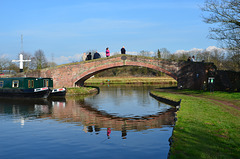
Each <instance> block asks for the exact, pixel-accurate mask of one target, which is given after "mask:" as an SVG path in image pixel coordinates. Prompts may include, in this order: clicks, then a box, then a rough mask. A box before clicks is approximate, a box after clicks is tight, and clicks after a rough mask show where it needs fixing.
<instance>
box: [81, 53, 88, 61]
mask: <svg viewBox="0 0 240 159" xmlns="http://www.w3.org/2000/svg"><path fill="white" fill-rule="evenodd" d="M86 58H87V54H86V53H85V52H84V53H83V55H82V60H83V61H86Z"/></svg>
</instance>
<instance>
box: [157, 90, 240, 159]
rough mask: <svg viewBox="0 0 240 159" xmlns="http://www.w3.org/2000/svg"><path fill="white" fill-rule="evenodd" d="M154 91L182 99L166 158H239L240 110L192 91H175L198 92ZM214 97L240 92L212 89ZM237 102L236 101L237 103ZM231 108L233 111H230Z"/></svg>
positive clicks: (229, 97)
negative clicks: (168, 156)
mask: <svg viewBox="0 0 240 159" xmlns="http://www.w3.org/2000/svg"><path fill="white" fill-rule="evenodd" d="M152 93H154V94H155V95H158V96H161V97H165V98H168V99H171V100H175V101H178V100H179V99H182V102H181V109H180V111H178V112H177V118H178V120H177V122H176V125H175V128H174V131H173V141H174V142H173V144H172V146H171V155H170V158H171V159H173V158H177V159H181V158H184V159H186V158H207V159H211V158H216V159H217V158H223V159H228V158H239V154H240V111H239V110H237V109H236V108H232V107H229V106H226V105H224V104H220V103H215V102H213V100H207V99H205V100H204V99H202V98H199V97H200V96H199V93H200V94H201V92H196V91H189V90H185V91H181V92H180V91H177V93H188V94H192V95H193V94H198V97H195V96H189V95H185V94H173V93H169V92H157V91H152ZM202 94H203V95H205V96H208V95H211V96H213V97H215V98H219V99H220V98H224V99H226V100H231V99H238V100H240V94H239V93H234V94H231V93H230V94H229V93H226V92H215V93H214V94H209V93H208V92H205V93H202ZM238 106H239V105H238ZM233 112H234V113H233Z"/></svg>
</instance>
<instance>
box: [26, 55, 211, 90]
mask: <svg viewBox="0 0 240 159" xmlns="http://www.w3.org/2000/svg"><path fill="white" fill-rule="evenodd" d="M123 66H140V67H147V68H151V69H154V70H157V71H160V72H164V73H165V74H167V75H169V76H171V77H172V78H174V79H175V80H176V81H177V82H178V87H183V88H193V89H197V87H200V88H201V86H202V84H203V83H204V81H206V80H207V76H208V72H209V70H210V69H212V68H214V65H213V63H204V62H194V63H193V62H186V61H182V62H175V61H169V60H162V59H157V58H152V57H145V56H134V55H115V56H111V57H108V58H100V59H96V60H90V61H82V62H77V63H69V64H65V65H60V66H57V67H52V68H47V69H42V70H40V71H35V72H28V73H27V74H26V76H33V77H50V78H53V80H54V87H76V86H82V85H83V84H84V81H86V80H87V79H88V78H90V77H91V76H93V75H95V74H97V73H99V72H102V71H105V70H108V69H112V68H116V67H123Z"/></svg>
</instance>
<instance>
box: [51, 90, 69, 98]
mask: <svg viewBox="0 0 240 159" xmlns="http://www.w3.org/2000/svg"><path fill="white" fill-rule="evenodd" d="M66 92H67V89H66V88H57V89H53V90H52V91H51V93H50V95H49V97H65V95H66Z"/></svg>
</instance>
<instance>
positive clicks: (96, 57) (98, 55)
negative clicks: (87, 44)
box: [93, 51, 101, 59]
mask: <svg viewBox="0 0 240 159" xmlns="http://www.w3.org/2000/svg"><path fill="white" fill-rule="evenodd" d="M99 58H101V55H100V54H99V53H98V52H97V51H96V52H95V53H94V55H93V59H99Z"/></svg>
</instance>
